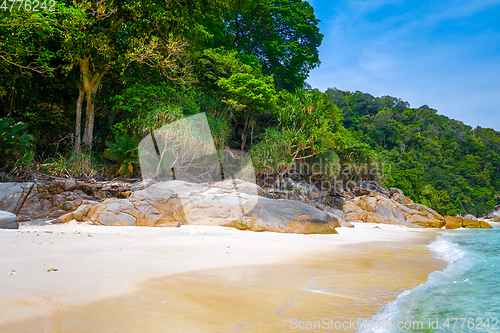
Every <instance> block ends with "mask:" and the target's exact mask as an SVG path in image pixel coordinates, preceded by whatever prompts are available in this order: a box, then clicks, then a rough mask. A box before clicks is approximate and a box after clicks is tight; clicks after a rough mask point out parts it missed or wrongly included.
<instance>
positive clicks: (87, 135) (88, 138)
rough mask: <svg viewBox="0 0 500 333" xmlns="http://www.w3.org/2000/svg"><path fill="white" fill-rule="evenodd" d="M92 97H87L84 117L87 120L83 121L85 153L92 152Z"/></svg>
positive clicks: (90, 95)
mask: <svg viewBox="0 0 500 333" xmlns="http://www.w3.org/2000/svg"><path fill="white" fill-rule="evenodd" d="M92 95H93V94H89V95H87V108H86V112H85V115H86V116H87V120H86V121H85V130H84V132H83V143H84V144H85V147H86V148H85V150H88V151H87V152H91V151H92V138H93V132H94V103H93V102H92Z"/></svg>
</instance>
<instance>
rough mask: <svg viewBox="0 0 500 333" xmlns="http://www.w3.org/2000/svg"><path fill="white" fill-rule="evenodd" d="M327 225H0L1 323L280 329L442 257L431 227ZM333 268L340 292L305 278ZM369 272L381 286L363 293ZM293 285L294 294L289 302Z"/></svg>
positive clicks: (407, 281) (412, 280)
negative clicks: (432, 247) (313, 230)
mask: <svg viewBox="0 0 500 333" xmlns="http://www.w3.org/2000/svg"><path fill="white" fill-rule="evenodd" d="M337 230H338V232H339V234H337V235H317V234H316V235H300V234H280V233H271V232H251V231H240V230H237V229H231V228H224V227H209V226H192V225H191V226H181V227H180V228H148V227H109V226H94V225H88V224H86V223H77V222H76V221H72V222H69V223H67V224H57V225H47V224H45V225H44V224H42V225H37V224H36V223H31V224H30V223H22V224H21V226H20V228H19V229H18V230H0V332H28V331H29V332H115V331H116V332H120V331H127V332H180V331H183V332H198V331H199V332H220V331H231V330H234V331H239V332H245V331H252V330H253V329H257V330H258V331H269V332H273V331H283V332H285V331H290V327H289V324H290V322H289V320H290V318H292V316H295V315H297V316H302V318H304V317H307V315H313V314H315V315H317V316H321V315H326V314H328V313H330V314H332V313H333V312H332V311H331V309H332V306H333V303H335V304H339V305H342V304H343V305H342V306H343V309H344V310H342V313H339V312H338V311H335V312H336V313H335V315H336V316H340V317H342V318H345V317H346V316H347V315H358V316H359V315H364V316H371V315H373V314H374V313H375V312H376V311H377V309H378V308H379V307H380V306H382V305H383V304H385V303H387V302H389V301H390V300H392V299H394V298H395V297H396V296H397V295H398V294H399V293H401V292H402V291H403V290H404V289H407V288H413V287H415V286H416V285H418V284H420V283H423V282H425V280H426V276H427V275H428V274H429V273H430V272H432V271H434V270H436V269H442V268H443V267H444V263H442V262H441V261H439V260H437V259H435V258H433V257H432V255H431V254H430V252H429V251H428V250H427V249H426V247H425V245H426V244H427V243H428V242H429V241H430V240H431V239H432V238H433V237H435V235H436V234H437V231H435V230H429V229H412V228H406V227H402V226H396V225H376V224H369V223H365V224H362V223H361V224H360V223H357V224H355V228H338V229H337ZM367 267H368V268H367ZM360 272H362V273H360ZM367 272H371V273H370V274H372V275H373V276H371V277H370V274H368V273H367ZM384 272H385V273H384ZM339 273H342V274H339ZM335 274H337V276H338V278H332V279H333V280H332V281H334V282H335V283H336V284H338V285H339V286H340V285H344V287H345V285H349V288H350V289H349V290H350V291H346V290H347V289H346V288H343V289H344V294H343V295H341V294H342V291H339V293H340V294H338V295H327V294H328V293H326V294H323V295H322V293H321V292H318V290H319V291H321V288H319V289H318V288H317V290H316V289H314V288H309V287H307V286H308V284H311V282H314V281H316V280H314V279H320V280H321V279H322V278H326V280H324V281H323V282H322V283H330V284H331V283H333V282H332V281H330V280H328V279H329V278H327V277H329V276H334V275H335ZM384 274H385V275H384ZM374 277H375V278H374ZM377 277H378V280H377ZM311 279H313V280H311ZM320 280H318V281H320ZM328 281H330V282H328ZM377 281H378V282H377ZM318 283H319V282H318ZM370 283H376V284H377V288H380V289H381V290H385V291H386V292H385V293H384V292H382V293H379V294H380V295H379V296H377V297H375V298H376V300H375V301H370V302H368V303H367V302H366V299H364V297H365V296H366V297H367V298H370V299H373V297H372V296H373V295H372V296H369V294H366V295H365V294H363V290H364V289H363V288H365V287H366V288H368V289H370V290H373V288H372V287H373V286H371V285H370ZM364 286H365V287H364ZM384 288H385V289H384ZM165 292H166V293H167V294H165ZM359 293H361V294H359ZM330 294H331V293H330ZM294 295H295V296H294ZM299 295H300V297H302V298H303V297H305V298H304V299H303V300H302V301H303V302H302V301H301V304H303V305H300V306H295V305H294V306H290V304H292V303H293V302H294V299H295V300H297V297H299ZM307 295H312V296H313V298H311V297H310V296H307ZM363 295H365V296H363ZM370 295H371V294H370ZM300 297H299V298H300ZM308 297H309V298H308ZM332 297H334V298H335V297H337V298H339V297H340V298H339V299H338V300H337V301H335V300H334V299H332ZM353 299H358V301H359V302H362V303H363V304H365V303H367V304H365V305H364V307H363V306H361V307H360V306H359V305H356V304H351V303H352V302H351V301H352V300H353ZM346 300H347V302H348V303H349V304H350V305H349V304H347V303H345V302H344V301H346ZM207 302H208V303H210V304H208V303H207ZM234 302H236V303H237V304H238V305H237V306H232V305H231V304H232V303H234ZM290 302H292V303H290ZM308 302H313V303H315V307H314V309H312V308H311V307H307V306H306V304H307V303H308ZM322 302H323V303H322ZM342 302H344V303H342ZM287 304H289V305H288V306H287ZM346 304H347V308H346ZM304 306H305V307H304ZM160 309H164V310H161V311H160ZM279 309H281V310H279ZM318 309H324V310H325V314H321V313H317V312H318ZM349 309H351V310H353V311H354V312H353V313H352V314H350V311H351V310H349ZM158 311H159V312H158ZM351 312H352V311H351ZM138 313H141V315H140V316H137V314H138ZM146 313H147V314H148V315H147V316H145V314H146ZM174 314H176V315H175V316H174ZM148 316H149V317H148ZM145 317H147V318H149V319H148V320H145V319H144V318H145ZM340 317H339V318H340ZM291 331H293V330H291Z"/></svg>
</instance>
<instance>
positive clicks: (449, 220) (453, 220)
mask: <svg viewBox="0 0 500 333" xmlns="http://www.w3.org/2000/svg"><path fill="white" fill-rule="evenodd" d="M444 221H445V222H446V229H458V228H462V227H463V226H464V224H463V221H464V219H463V218H461V217H456V216H445V217H444Z"/></svg>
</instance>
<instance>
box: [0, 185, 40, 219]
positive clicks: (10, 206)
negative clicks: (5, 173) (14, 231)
mask: <svg viewBox="0 0 500 333" xmlns="http://www.w3.org/2000/svg"><path fill="white" fill-rule="evenodd" d="M32 188H33V183H12V182H11V183H0V210H3V211H7V212H10V213H14V214H17V213H18V212H19V211H20V209H21V207H22V205H23V204H24V201H25V200H26V197H27V196H28V195H29V193H30V192H31V189H32Z"/></svg>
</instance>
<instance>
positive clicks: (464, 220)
mask: <svg viewBox="0 0 500 333" xmlns="http://www.w3.org/2000/svg"><path fill="white" fill-rule="evenodd" d="M444 220H445V222H446V229H458V228H483V229H491V228H492V226H491V224H489V223H488V222H486V221H480V220H476V218H475V216H473V215H466V216H465V217H461V216H445V217H444Z"/></svg>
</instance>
